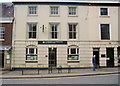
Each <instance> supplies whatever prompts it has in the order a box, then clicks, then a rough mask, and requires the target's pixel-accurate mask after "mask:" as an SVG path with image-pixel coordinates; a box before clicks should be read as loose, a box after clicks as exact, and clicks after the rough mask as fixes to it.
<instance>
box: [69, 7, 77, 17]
mask: <svg viewBox="0 0 120 86" xmlns="http://www.w3.org/2000/svg"><path fill="white" fill-rule="evenodd" d="M69 15H71V16H72V15H77V8H76V7H69Z"/></svg>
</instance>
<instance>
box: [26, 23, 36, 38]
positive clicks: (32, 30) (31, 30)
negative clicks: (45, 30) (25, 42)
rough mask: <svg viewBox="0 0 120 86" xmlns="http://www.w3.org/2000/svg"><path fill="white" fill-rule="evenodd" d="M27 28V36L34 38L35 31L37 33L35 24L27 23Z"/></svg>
mask: <svg viewBox="0 0 120 86" xmlns="http://www.w3.org/2000/svg"><path fill="white" fill-rule="evenodd" d="M28 27H29V30H28V34H29V36H28V37H29V38H32V39H35V38H36V35H37V34H36V33H37V24H29V25H28Z"/></svg>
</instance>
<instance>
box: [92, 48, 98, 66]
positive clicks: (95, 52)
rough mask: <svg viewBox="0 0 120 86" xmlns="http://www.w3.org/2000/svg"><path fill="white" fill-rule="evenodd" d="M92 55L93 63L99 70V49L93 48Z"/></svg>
mask: <svg viewBox="0 0 120 86" xmlns="http://www.w3.org/2000/svg"><path fill="white" fill-rule="evenodd" d="M93 55H96V58H95V63H96V67H97V68H99V48H93Z"/></svg>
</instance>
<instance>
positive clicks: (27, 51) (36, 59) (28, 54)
mask: <svg viewBox="0 0 120 86" xmlns="http://www.w3.org/2000/svg"><path fill="white" fill-rule="evenodd" d="M31 48H32V49H34V54H30V52H29V50H30V49H31ZM37 51H38V50H37V48H36V47H27V48H26V61H38V55H37V53H38V52H37ZM27 56H36V58H35V60H27V58H28V57H27Z"/></svg>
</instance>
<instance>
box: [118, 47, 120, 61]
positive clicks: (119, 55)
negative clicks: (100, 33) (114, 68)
mask: <svg viewBox="0 0 120 86" xmlns="http://www.w3.org/2000/svg"><path fill="white" fill-rule="evenodd" d="M118 63H120V47H118Z"/></svg>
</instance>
